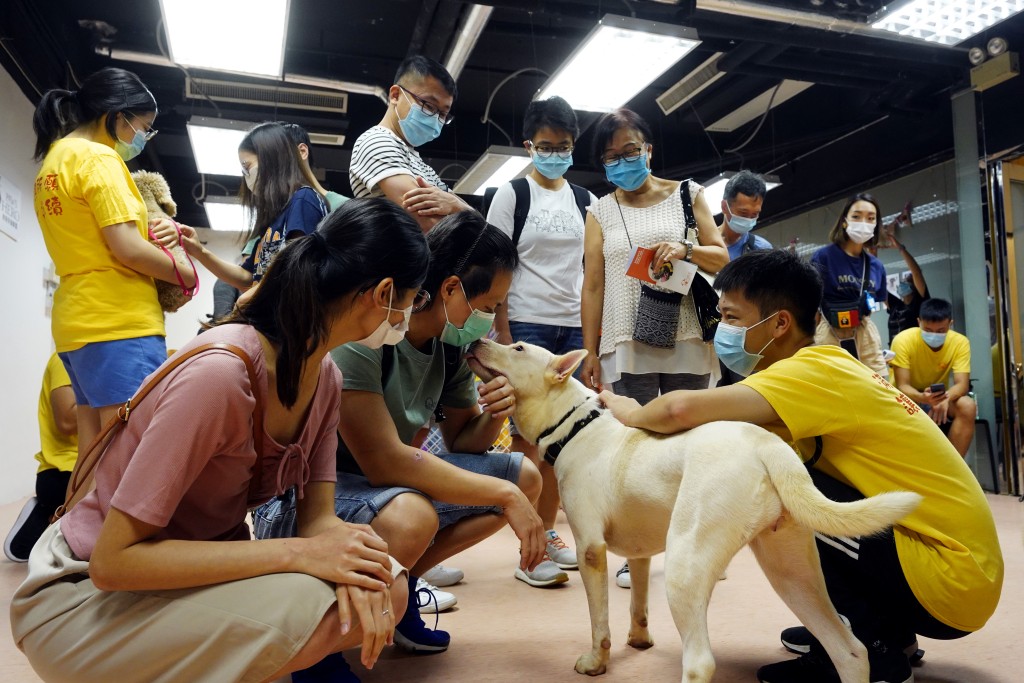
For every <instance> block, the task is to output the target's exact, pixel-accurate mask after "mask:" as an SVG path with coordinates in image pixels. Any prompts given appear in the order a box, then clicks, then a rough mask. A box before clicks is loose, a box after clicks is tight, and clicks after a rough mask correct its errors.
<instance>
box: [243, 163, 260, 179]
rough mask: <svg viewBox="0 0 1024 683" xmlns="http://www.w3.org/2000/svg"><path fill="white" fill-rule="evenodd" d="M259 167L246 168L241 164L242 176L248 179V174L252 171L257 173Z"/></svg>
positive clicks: (255, 165) (250, 166)
mask: <svg viewBox="0 0 1024 683" xmlns="http://www.w3.org/2000/svg"><path fill="white" fill-rule="evenodd" d="M259 167H260V165H259V164H249V165H248V166H246V165H245V164H242V175H244V176H245V177H246V178H248V177H249V174H250V173H252V172H253V171H257V170H258V169H259Z"/></svg>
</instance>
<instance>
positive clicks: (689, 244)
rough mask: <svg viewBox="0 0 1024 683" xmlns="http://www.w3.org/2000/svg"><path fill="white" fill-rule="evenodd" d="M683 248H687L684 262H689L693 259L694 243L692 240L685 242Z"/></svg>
mask: <svg viewBox="0 0 1024 683" xmlns="http://www.w3.org/2000/svg"><path fill="white" fill-rule="evenodd" d="M683 246H685V247H686V256H684V257H683V260H685V261H689V260H690V259H692V258H693V242H691V241H690V240H683Z"/></svg>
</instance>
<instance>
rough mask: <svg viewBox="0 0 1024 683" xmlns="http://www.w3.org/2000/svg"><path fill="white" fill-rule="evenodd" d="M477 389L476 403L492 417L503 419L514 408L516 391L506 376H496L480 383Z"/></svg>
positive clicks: (510, 413)
mask: <svg viewBox="0 0 1024 683" xmlns="http://www.w3.org/2000/svg"><path fill="white" fill-rule="evenodd" d="M477 391H478V392H479V393H480V399H479V400H478V401H477V403H479V404H480V406H481V407H482V408H483V411H484V412H485V413H488V414H490V416H491V418H492V419H495V420H504V419H505V418H506V417H510V416H511V415H512V414H513V413H514V412H515V409H516V393H515V389H514V388H513V387H512V385H511V384H509V383H508V378H506V377H502V376H500V375H499V376H497V377H495V378H494V379H492V380H491V381H489V382H485V383H483V384H481V385H480V386H479V387H478V388H477Z"/></svg>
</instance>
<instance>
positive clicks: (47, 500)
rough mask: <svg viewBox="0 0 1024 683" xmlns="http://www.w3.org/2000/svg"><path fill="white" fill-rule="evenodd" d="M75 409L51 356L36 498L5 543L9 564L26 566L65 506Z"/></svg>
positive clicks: (74, 449)
mask: <svg viewBox="0 0 1024 683" xmlns="http://www.w3.org/2000/svg"><path fill="white" fill-rule="evenodd" d="M77 414H78V406H77V404H76V403H75V392H74V391H73V390H72V389H71V378H70V377H68V371H67V370H66V369H65V368H64V363H62V362H61V360H60V358H58V357H57V354H56V353H54V354H53V355H51V356H50V361H49V362H48V363H47V364H46V371H45V372H44V374H43V387H42V389H41V390H40V392H39V442H40V447H41V449H40V451H39V452H38V453H36V460H38V461H39V469H38V470H36V495H35V496H33V497H32V498H29V499H28V502H27V503H25V507H23V508H22V510H21V513H20V514H19V515H18V519H17V521H15V522H14V527H13V528H12V529H11V531H10V533H9V534H7V539H6V540H5V541H4V554H5V555H7V559H9V560H11V561H12V562H27V561H28V555H29V553H30V552H31V551H32V546H34V545H35V544H36V541H38V540H39V537H40V536H42V535H43V532H44V531H45V530H46V527H47V526H48V525H49V524H50V517H51V516H52V515H53V513H54V512H55V511H56V510H57V508H58V507H59V506H60V505H63V504H64V496H65V492H66V491H67V488H68V482H69V481H70V480H71V471H72V470H73V469H74V468H75V460H77V459H78V418H77Z"/></svg>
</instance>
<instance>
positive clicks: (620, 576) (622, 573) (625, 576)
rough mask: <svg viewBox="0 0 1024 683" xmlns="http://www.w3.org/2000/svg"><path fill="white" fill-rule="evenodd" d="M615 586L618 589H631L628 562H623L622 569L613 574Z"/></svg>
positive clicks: (631, 581)
mask: <svg viewBox="0 0 1024 683" xmlns="http://www.w3.org/2000/svg"><path fill="white" fill-rule="evenodd" d="M615 585H616V586H618V587H619V588H632V587H633V580H632V579H630V578H629V562H623V563H622V568H621V569H619V571H617V572H615Z"/></svg>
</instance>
